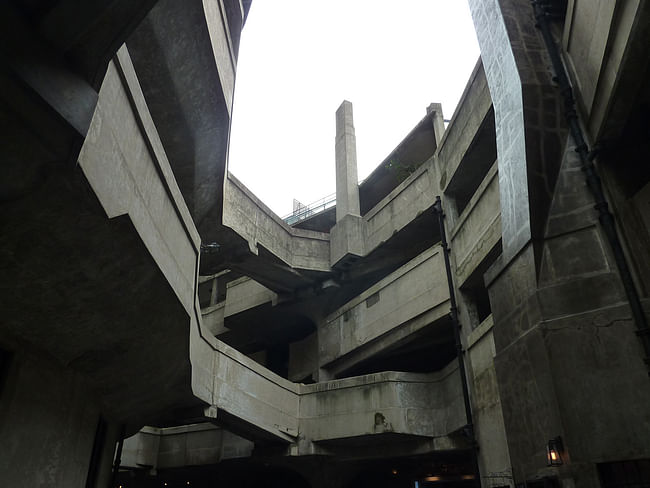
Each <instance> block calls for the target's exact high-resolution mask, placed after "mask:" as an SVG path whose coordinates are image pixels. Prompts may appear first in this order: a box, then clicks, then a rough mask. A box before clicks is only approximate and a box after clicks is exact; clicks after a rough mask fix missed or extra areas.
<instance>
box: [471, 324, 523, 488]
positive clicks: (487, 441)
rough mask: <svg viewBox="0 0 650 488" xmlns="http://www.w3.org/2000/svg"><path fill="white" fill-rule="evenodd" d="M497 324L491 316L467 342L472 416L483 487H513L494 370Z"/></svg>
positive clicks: (472, 333) (474, 331)
mask: <svg viewBox="0 0 650 488" xmlns="http://www.w3.org/2000/svg"><path fill="white" fill-rule="evenodd" d="M493 326H494V322H493V320H492V316H491V315H490V316H489V317H488V318H487V319H485V320H484V321H483V322H482V323H481V324H480V325H479V326H478V327H477V328H476V329H474V330H473V331H472V332H471V333H470V334H469V335H468V336H467V338H466V342H467V357H468V365H469V368H470V369H469V370H468V374H469V380H470V381H469V382H470V384H471V385H472V413H473V416H474V430H475V433H476V441H477V442H478V445H479V446H480V447H481V449H479V465H480V471H481V477H482V478H483V485H484V486H504V485H505V486H513V480H512V468H511V463H510V454H509V452H508V442H507V439H506V431H505V426H504V423H503V412H502V405H501V397H500V395H499V385H498V383H497V377H496V370H495V367H494V356H495V352H496V351H495V347H494V337H493V333H492V328H493Z"/></svg>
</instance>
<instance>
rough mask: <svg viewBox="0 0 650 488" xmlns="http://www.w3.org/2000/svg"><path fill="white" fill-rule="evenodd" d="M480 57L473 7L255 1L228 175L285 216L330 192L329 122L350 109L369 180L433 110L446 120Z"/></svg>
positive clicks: (406, 0)
mask: <svg viewBox="0 0 650 488" xmlns="http://www.w3.org/2000/svg"><path fill="white" fill-rule="evenodd" d="M478 56H479V49H478V44H477V42H476V35H475V33H474V28H473V25H472V20H471V17H470V13H469V8H468V6H467V1H466V0H399V1H395V0H254V1H253V4H252V7H251V10H250V13H249V16H248V20H247V21H246V25H245V26H244V30H243V32H242V37H241V45H240V51H239V63H238V67H237V82H236V88H235V102H234V107H233V121H232V133H231V140H230V162H229V170H230V171H231V172H232V173H233V174H234V175H235V176H237V178H239V179H240V180H241V181H242V182H243V183H244V184H245V185H246V186H247V187H248V188H249V189H250V190H252V191H253V193H255V195H257V196H258V197H259V198H260V199H261V200H262V201H263V202H264V203H266V204H267V205H268V206H269V207H270V208H271V209H272V210H273V211H274V212H276V213H277V214H278V215H280V216H284V215H286V214H288V213H290V212H291V211H292V201H293V198H296V199H297V200H300V201H301V202H302V203H304V204H309V203H312V202H313V201H316V200H318V199H320V198H321V197H324V196H326V195H329V194H331V193H334V192H335V191H336V188H335V183H334V181H335V174H334V171H335V166H334V133H335V122H334V113H335V112H336V109H337V108H338V107H339V105H340V104H341V102H342V101H343V100H349V101H350V102H352V104H353V106H354V125H355V130H356V136H357V164H358V174H359V178H360V180H363V179H364V178H365V177H366V176H368V174H370V172H371V171H372V170H373V169H374V168H376V167H377V166H378V165H379V164H380V163H381V162H382V161H383V160H384V158H386V156H388V154H389V153H390V152H391V151H392V149H393V148H394V147H395V146H396V145H397V144H399V142H400V141H401V140H402V139H403V138H404V137H405V136H406V135H407V134H408V133H409V132H410V130H411V129H412V128H413V127H414V126H415V125H416V124H417V123H418V122H419V121H420V119H421V118H422V117H424V115H425V114H426V107H427V105H429V103H431V102H440V103H442V108H443V112H444V116H445V118H447V119H449V118H451V116H452V114H453V111H454V109H455V107H456V104H457V103H458V100H459V98H460V96H461V94H462V92H463V89H464V88H465V84H466V83H467V80H468V78H469V75H470V73H471V72H472V69H473V68H474V65H475V64H476V61H477V59H478Z"/></svg>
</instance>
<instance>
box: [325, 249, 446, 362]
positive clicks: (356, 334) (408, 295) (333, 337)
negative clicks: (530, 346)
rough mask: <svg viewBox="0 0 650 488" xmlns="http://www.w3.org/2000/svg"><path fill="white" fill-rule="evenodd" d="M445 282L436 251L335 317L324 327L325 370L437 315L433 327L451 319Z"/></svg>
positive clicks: (343, 309)
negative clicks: (431, 312)
mask: <svg viewBox="0 0 650 488" xmlns="http://www.w3.org/2000/svg"><path fill="white" fill-rule="evenodd" d="M444 276H445V275H444V262H443V259H442V253H441V250H440V247H439V246H434V247H432V248H431V249H429V250H427V251H425V252H424V253H422V254H420V255H419V256H417V257H416V258H414V259H412V260H411V261H409V262H408V263H407V264H405V265H404V266H402V267H401V268H399V269H397V270H396V271H394V272H393V273H391V274H390V275H389V276H387V277H386V278H384V279H383V280H381V281H379V282H378V283H376V284H375V285H373V286H371V287H370V288H368V289H367V290H366V291H364V292H363V293H362V294H361V295H359V296H358V297H356V298H354V299H353V300H351V301H349V302H348V303H346V304H345V305H343V306H342V307H340V308H339V309H338V310H336V311H335V312H333V313H332V314H331V315H329V316H328V317H327V318H326V319H325V321H324V322H323V323H322V324H321V325H319V327H318V343H319V346H318V347H319V352H318V357H319V362H320V364H321V366H324V365H327V364H328V363H331V362H332V361H335V360H336V359H338V358H340V357H342V356H344V355H346V354H350V353H351V352H353V351H354V350H355V349H358V348H360V347H362V346H366V345H368V344H369V343H370V342H372V341H373V340H376V339H378V338H379V337H381V336H382V335H384V334H386V333H387V332H389V331H390V330H392V329H394V328H397V327H399V326H400V325H402V324H404V323H406V322H408V321H409V320H411V319H414V318H415V317H417V316H419V315H420V314H423V313H425V312H427V311H429V310H431V309H435V310H436V311H437V312H438V313H437V314H435V313H434V315H435V316H433V317H430V321H431V322H433V321H434V320H435V319H436V318H440V317H442V316H443V315H445V314H447V313H448V312H449V310H448V309H446V308H445V307H444V304H445V303H446V302H447V301H448V300H449V292H448V289H447V283H446V281H445V280H444ZM435 277H440V278H439V279H435ZM428 323H430V322H428ZM421 325H426V324H421Z"/></svg>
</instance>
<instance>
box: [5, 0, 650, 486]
mask: <svg viewBox="0 0 650 488" xmlns="http://www.w3.org/2000/svg"><path fill="white" fill-rule="evenodd" d="M469 4H470V8H471V11H472V16H473V19H474V23H475V26H476V31H477V34H478V39H479V44H480V47H481V59H480V60H479V61H478V63H477V65H476V68H475V69H474V71H473V73H472V75H471V77H470V79H469V81H468V84H467V87H466V89H465V92H464V94H463V96H462V98H461V101H460V103H459V105H458V107H457V109H456V111H455V113H454V114H453V116H452V118H451V121H450V122H449V124H448V126H447V127H446V128H445V125H444V123H443V114H442V108H441V107H440V105H439V104H431V105H429V107H428V109H427V112H426V116H425V117H424V118H423V119H422V120H421V121H419V122H418V123H417V124H416V125H415V127H414V128H413V130H412V131H411V132H410V133H409V134H408V135H407V136H406V137H405V138H404V140H403V141H402V143H400V144H399V145H398V146H397V147H396V148H395V149H394V151H393V152H392V153H391V154H390V155H389V156H388V157H387V158H386V160H385V161H383V162H381V163H380V164H379V165H378V166H377V168H376V170H375V171H374V172H373V173H372V174H371V175H370V176H369V177H368V178H367V179H366V180H364V181H363V182H362V183H361V184H357V171H356V149H355V134H354V122H353V110H352V104H351V103H350V102H347V101H344V102H343V103H342V105H341V107H340V108H339V109H338V111H337V112H336V117H335V123H336V129H337V130H336V140H335V141H334V144H335V145H336V161H334V162H333V163H335V167H336V175H337V178H336V181H337V192H336V193H337V194H336V204H335V205H333V204H332V203H331V202H328V203H325V202H323V204H322V209H321V211H317V212H316V211H313V209H311V210H310V209H306V210H305V209H302V210H300V212H301V213H300V215H298V214H297V215H296V216H294V217H295V218H293V219H292V224H291V225H288V224H287V223H286V222H284V221H283V220H282V219H280V218H279V217H278V216H276V215H274V214H273V212H271V211H270V210H269V209H268V208H267V207H266V206H265V205H264V204H263V203H262V202H260V201H259V199H257V198H256V197H255V195H253V194H252V193H251V192H250V191H248V190H247V189H246V187H245V186H244V185H243V184H242V183H241V182H239V181H238V180H237V179H236V178H235V177H234V176H232V175H231V174H230V173H229V172H228V170H227V148H228V135H229V123H230V114H231V110H232V94H233V87H234V83H235V72H236V63H237V51H238V44H239V36H240V32H241V28H242V26H243V23H244V21H245V18H246V14H247V12H248V8H249V2H246V1H243V0H203V1H198V0H188V1H184V2H174V1H173V0H158V1H154V0H148V1H135V0H130V1H115V2H100V1H88V2H85V3H84V5H83V6H82V7H80V6H79V5H78V4H74V5H73V2H67V1H65V0H59V1H54V2H42V1H38V0H36V1H30V2H19V1H8V2H4V3H3V4H2V5H1V6H0V12H1V15H0V22H2V23H3V27H4V28H3V29H2V31H0V32H1V34H0V36H2V39H3V42H2V44H0V53H1V56H2V66H3V68H4V69H3V72H2V78H1V80H2V88H3V89H2V91H0V94H1V95H0V96H1V100H2V110H0V114H1V117H2V118H1V119H0V120H1V121H2V127H3V129H4V130H3V143H2V144H1V145H0V151H1V154H2V156H3V158H2V165H1V166H0V168H2V172H3V173H2V177H1V178H0V206H1V207H0V208H1V210H0V226H1V227H0V229H1V231H0V251H1V256H2V261H1V263H2V273H0V286H1V288H2V294H1V296H2V298H1V300H2V301H1V304H2V311H3V320H2V325H1V327H0V438H1V439H2V442H1V443H0V480H1V481H2V485H3V486H7V487H11V488H13V487H32V486H33V487H58V486H66V487H83V486H85V487H108V486H123V487H150V486H151V487H154V486H155V487H159V486H168V487H170V488H171V487H174V486H195V487H217V486H244V487H249V486H250V487H252V486H282V487H313V488H319V487H352V486H354V487H356V486H373V487H455V486H459V487H462V486H479V485H480V486H483V487H503V486H509V487H513V486H528V487H542V486H561V487H565V488H567V487H578V488H583V487H584V488H586V487H601V488H614V487H627V486H634V487H648V486H650V379H649V378H648V372H649V369H648V368H649V367H650V365H649V359H648V357H649V356H650V335H649V332H648V326H647V315H648V313H647V311H648V307H649V306H650V305H649V303H648V290H649V289H650V252H649V249H650V230H649V229H650V218H649V217H648V215H650V183H649V182H650V170H649V169H648V167H647V164H646V163H645V161H647V159H648V157H647V154H649V151H648V149H650V148H648V147H647V146H648V141H649V140H650V139H649V137H648V136H649V135H650V118H649V114H650V91H649V87H650V79H649V75H650V55H649V54H648V50H647V46H648V45H650V42H649V41H650V39H648V37H649V36H650V5H648V3H647V2H644V1H643V0H625V1H613V0H593V1H591V2H584V1H577V0H568V1H561V0H552V1H544V2H534V3H533V4H532V5H531V3H530V2H529V1H524V0H470V1H469ZM569 86H570V87H572V90H571V89H570V88H569ZM438 197H440V198H439V199H438ZM443 214H444V216H443ZM440 223H442V227H441V226H440V225H439V224H440ZM124 439H126V440H124ZM116 446H117V448H116ZM114 461H115V464H116V466H115V467H112V464H113V462H114ZM118 465H119V468H118Z"/></svg>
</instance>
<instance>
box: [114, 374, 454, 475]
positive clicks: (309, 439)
mask: <svg viewBox="0 0 650 488" xmlns="http://www.w3.org/2000/svg"><path fill="white" fill-rule="evenodd" d="M232 371H234V370H232ZM275 384H276V386H277V387H278V388H282V384H281V382H276V383H275ZM295 387H296V388H295V390H294V391H293V395H294V397H295V400H296V404H295V409H293V410H292V411H291V412H287V413H291V415H294V416H295V418H294V420H295V421H296V424H295V425H297V427H298V428H297V430H296V431H295V432H293V433H292V436H291V443H290V444H288V446H287V447H288V448H287V450H286V451H285V454H286V455H290V456H303V455H314V454H328V453H329V452H331V450H332V448H333V446H335V445H336V446H345V445H346V444H347V443H354V445H356V446H359V445H368V446H370V445H375V444H377V443H378V442H379V443H381V439H389V440H391V441H394V440H395V439H396V438H401V439H402V441H407V440H411V441H416V442H418V441H419V442H420V443H423V442H424V443H425V444H426V443H428V444H427V445H429V449H430V450H438V449H440V450H445V449H452V448H459V447H460V448H462V447H465V446H462V445H457V444H458V441H457V440H455V439H453V435H451V434H453V433H454V432H457V431H458V430H459V429H460V428H461V427H462V426H463V425H464V421H465V417H464V410H463V399H462V391H461V383H460V378H459V376H458V369H457V366H456V364H455V363H454V364H451V365H449V366H448V367H446V368H445V369H443V370H441V371H438V372H436V373H430V374H415V373H397V372H384V373H377V374H371V375H365V376H358V377H354V378H347V379H344V380H335V381H328V382H324V383H318V384H313V385H295ZM272 390H273V388H271V389H267V393H270V394H271V396H272V395H274V394H277V393H279V390H276V391H275V393H273V392H272ZM262 396H264V394H262ZM281 396H282V395H281V394H280V395H278V397H277V400H279V401H281V398H280V397H281ZM222 399H223V397H222ZM233 400H234V398H233ZM260 400H261V398H260ZM269 406H270V405H267V408H268V407H269ZM285 407H286V405H285ZM215 408H216V409H220V408H221V407H219V406H218V405H215ZM217 420H219V413H218V412H217ZM256 440H257V441H258V442H259V441H260V439H259V438H258V439H256ZM253 447H254V444H253V442H251V441H250V440H247V439H245V438H243V437H240V436H238V435H235V434H233V433H231V432H229V431H227V430H224V429H222V428H220V427H217V426H215V425H212V424H210V423H202V424H194V425H186V426H180V427H170V428H164V429H156V428H151V427H146V428H144V429H142V430H141V431H140V432H139V433H138V434H136V435H135V436H133V437H131V438H129V439H127V440H126V441H125V444H124V449H125V451H124V455H123V467H126V468H133V469H152V468H153V469H171V468H179V467H186V466H200V465H210V464H216V463H218V462H220V461H223V460H226V459H233V458H237V457H249V456H250V455H251V454H252V451H253Z"/></svg>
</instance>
